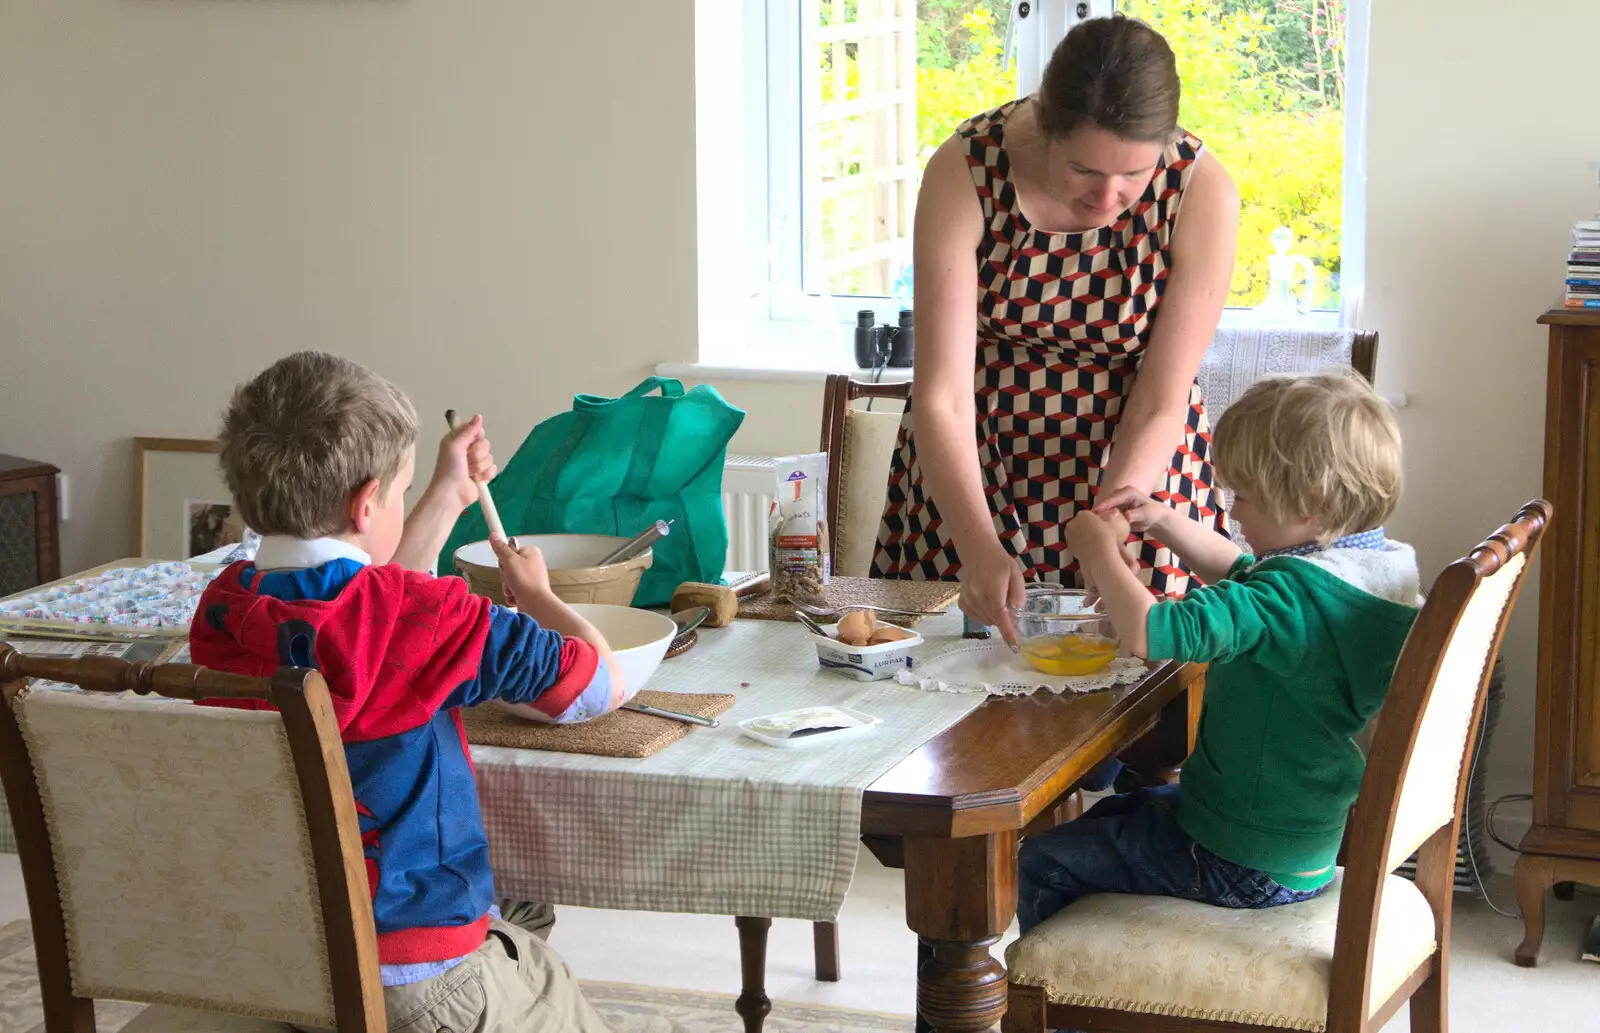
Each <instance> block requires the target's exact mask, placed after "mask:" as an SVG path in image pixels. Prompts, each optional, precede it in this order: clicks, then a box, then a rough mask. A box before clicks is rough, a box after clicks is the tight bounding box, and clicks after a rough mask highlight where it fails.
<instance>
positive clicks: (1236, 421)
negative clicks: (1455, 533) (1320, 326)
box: [1212, 371, 1402, 545]
mask: <svg viewBox="0 0 1600 1033" xmlns="http://www.w3.org/2000/svg"><path fill="white" fill-rule="evenodd" d="M1212 444H1213V462H1214V464H1215V466H1216V469H1217V473H1218V475H1219V476H1220V477H1221V478H1222V481H1223V482H1224V484H1225V485H1226V486H1227V487H1228V488H1231V489H1233V490H1235V491H1239V492H1243V493H1244V494H1245V495H1247V496H1248V497H1249V498H1250V500H1251V502H1252V503H1254V504H1255V505H1256V506H1257V507H1259V508H1260V509H1261V511H1262V512H1263V513H1265V514H1266V515H1267V516H1268V517H1269V518H1271V519H1272V520H1275V521H1278V522H1279V523H1288V522H1290V521H1293V520H1301V519H1311V520H1314V521H1316V524H1317V540H1318V541H1319V542H1320V543H1321V544H1323V545H1327V544H1328V543H1329V542H1331V541H1333V540H1334V539H1335V538H1339V537H1342V536H1344V535H1347V534H1353V533H1355V532H1358V531H1368V530H1371V529H1373V528H1375V527H1378V526H1380V525H1382V523H1383V522H1384V521H1385V520H1387V519H1388V518H1389V515H1390V514H1391V513H1393V512H1394V509H1395V506H1396V504H1398V503H1399V501H1400V487H1401V480H1402V476H1401V468H1400V427H1399V424H1397V423H1396V421H1395V418H1394V412H1393V410H1391V409H1390V408H1389V404H1388V403H1387V402H1385V401H1384V400H1383V399H1382V398H1379V397H1378V395H1377V392H1375V391H1373V390H1372V386H1371V385H1370V384H1368V383H1367V382H1366V381H1365V380H1363V379H1361V378H1360V377H1359V376H1357V375H1356V374H1355V373H1354V372H1353V371H1344V372H1333V373H1319V374H1316V375H1313V376H1298V377H1267V378H1264V379H1262V380H1259V381H1257V382H1256V383H1254V384H1252V385H1251V386H1250V388H1249V389H1248V390H1247V391H1245V393H1244V394H1243V395H1240V396H1239V399H1238V401H1236V402H1234V403H1233V404H1232V405H1230V406H1229V407H1228V409H1227V411H1226V412H1224V413H1223V414H1222V416H1221V418H1220V419H1218V420H1217V428H1216V433H1215V435H1214V437H1213V439H1212Z"/></svg>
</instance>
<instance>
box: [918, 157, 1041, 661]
mask: <svg viewBox="0 0 1600 1033" xmlns="http://www.w3.org/2000/svg"><path fill="white" fill-rule="evenodd" d="M983 234H984V225H983V210H982V208H981V207H980V206H979V204H978V197H977V192H976V191H975V190H974V189H973V183H972V173H971V171H970V169H969V166H968V164H967V158H966V155H965V154H964V153H963V150H962V147H961V141H960V140H959V139H957V138H954V137H952V138H951V139H950V140H947V141H945V143H944V145H943V146H941V147H940V148H939V149H938V150H937V151H936V152H934V155H933V157H932V158H931V159H929V161H928V167H927V168H926V169H925V170H924V173H923V178H922V188H921V190H920V191H919V193H918V195H917V220H916V233H915V237H914V242H915V243H914V255H913V268H914V269H915V278H916V284H915V287H916V321H917V353H916V372H915V376H916V401H915V406H916V441H917V459H918V461H919V463H920V464H921V466H922V473H923V477H924V479H925V484H926V488H927V491H928V493H929V494H930V495H931V496H932V497H933V499H934V502H935V504H936V505H937V506H938V508H939V518H940V520H941V521H942V522H943V527H944V529H945V532H946V533H947V534H948V535H949V536H950V538H951V539H952V540H953V541H954V542H955V545H956V549H957V550H958V552H959V553H960V555H961V562H962V575H961V579H962V600H961V602H962V608H963V609H965V610H966V611H967V613H969V614H970V615H971V616H972V617H973V618H975V619H977V620H979V621H982V622H983V623H985V624H989V625H994V626H996V627H999V628H1000V630H1001V632H1002V633H1003V634H1005V635H1006V637H1007V638H1008V639H1011V638H1014V637H1015V635H1014V632H1012V631H1011V622H1010V620H1009V615H1007V614H1006V613H1005V607H1006V605H1007V604H1008V603H1010V604H1013V605H1020V604H1021V601H1022V600H1021V598H1020V596H1021V592H1022V577H1021V572H1020V569H1019V568H1018V566H1017V564H1016V562H1015V561H1014V560H1012V559H1011V557H1010V554H1009V553H1007V552H1006V551H1005V547H1004V546H1003V545H1001V544H1000V540H999V538H998V537H997V536H996V534H995V528H994V517H993V516H992V515H991V513H990V510H989V502H988V499H987V498H986V497H985V495H984V486H983V477H982V472H981V467H980V465H979V457H978V444H977V437H976V434H975V433H974V427H975V422H976V418H977V413H976V403H975V400H974V388H973V366H974V361H975V360H974V353H975V349H976V347H977V334H978V292H979V287H978V273H977V249H978V245H979V243H980V242H981V241H982V240H983ZM1013 581H1014V582H1015V589H1014V591H1013ZM1013 595H1015V596H1017V598H1015V599H1013V598H1011V597H1012V596H1013Z"/></svg>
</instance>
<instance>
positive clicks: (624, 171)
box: [0, 0, 697, 570]
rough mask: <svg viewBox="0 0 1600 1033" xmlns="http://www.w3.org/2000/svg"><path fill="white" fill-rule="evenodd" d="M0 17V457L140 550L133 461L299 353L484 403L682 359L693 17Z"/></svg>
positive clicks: (689, 291)
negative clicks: (131, 508)
mask: <svg viewBox="0 0 1600 1033" xmlns="http://www.w3.org/2000/svg"><path fill="white" fill-rule="evenodd" d="M620 8H621V9H619V5H615V4H613V5H611V6H609V7H607V8H604V9H603V13H602V9H601V8H599V7H596V6H594V5H591V4H586V3H568V4H542V3H529V2H527V0H471V2H469V3H462V2H458V0H405V2H376V0H373V2H329V0H296V2H292V3H275V2H266V0H262V2H255V0H248V2H247V0H240V2H229V3H217V2H208V0H202V2H184V0H159V2H153V3H129V2H127V0H73V2H71V3H60V4H58V3H49V4H45V3H38V2H36V0H0V353H3V355H4V360H3V362H0V376H3V377H4V378H5V381H6V390H5V401H4V404H3V405H0V451H5V452H15V453H19V454H22V455H26V456H32V457H37V458H42V459H48V460H50V461H51V462H54V463H56V464H57V465H59V466H61V467H62V468H63V469H65V470H66V471H67V472H68V473H69V474H70V475H71V480H72V500H71V501H72V514H71V520H70V521H69V522H68V523H67V524H66V525H65V526H64V528H63V538H64V556H63V561H64V565H65V567H66V568H67V569H69V570H71V569H80V568H82V567H83V566H84V565H86V564H88V563H91V562H94V561H97V560H104V559H107V558H114V557H116V556H119V555H123V554H125V553H126V551H127V548H128V521H129V515H128V503H127V499H128V497H129V487H128V480H127V479H128V467H129V455H130V453H129V449H130V445H129V441H128V439H130V438H132V437H133V436H135V435H168V436H211V435H212V434H213V433H214V431H215V425H216V414H217V412H218V410H219V409H220V407H221V406H222V404H223V403H224V402H225V401H226V399H227V394H228V392H229V390H230V389H231V388H232V386H233V385H234V384H235V383H237V382H238V381H240V380H241V379H243V378H245V377H247V376H248V375H250V374H251V373H253V372H254V371H256V370H257V369H259V368H261V367H262V366H264V365H266V364H267V363H268V362H270V361H271V360H273V359H275V358H277V357H279V356H281V355H283V354H286V353H288V352H289V351H292V350H295V349H298V348H303V347H322V348H329V349H333V350H337V351H340V352H344V353H346V354H348V355H351V356H352V357H354V358H357V359H360V360H362V361H364V362H367V363H370V364H371V365H373V366H375V367H376V368H378V369H379V370H381V371H382V372H384V373H385V374H387V375H388V376H390V377H391V378H393V379H394V380H396V381H397V382H398V383H399V384H400V385H401V386H402V387H404V388H405V390H407V391H408V392H410V393H411V396H412V398H413V399H414V400H415V402H416V404H417V406H418V409H419V410H420V412H421V413H422V414H423V416H424V418H425V426H426V427H427V428H428V430H429V431H430V432H432V431H434V430H436V429H437V430H442V429H443V415H442V414H443V410H444V409H445V408H446V407H447V406H455V407H458V408H463V409H468V410H472V409H481V410H483V411H484V412H485V413H486V414H487V415H488V417H489V420H490V426H491V428H492V430H493V432H494V435H495V437H496V438H497V440H498V441H499V442H500V443H501V445H502V448H503V449H504V450H505V451H506V452H507V454H509V451H510V449H511V448H513V447H514V446H515V445H516V444H517V443H518V442H519V441H520V440H521V439H522V436H523V435H524V434H525V433H526V432H527V430H528V428H529V427H531V426H532V425H533V424H534V423H535V422H536V421H537V420H538V419H540V418H541V417H543V416H546V415H548V414H549V413H550V412H552V411H554V410H555V409H557V408H559V407H562V406H564V405H565V404H566V401H567V400H568V399H569V398H570V396H571V394H572V393H573V392H574V391H575V390H577V389H580V388H581V389H585V390H593V391H611V390H614V389H619V388H624V387H626V386H629V385H631V384H632V383H634V382H636V381H637V380H638V379H640V378H641V377H643V376H645V375H646V374H648V373H649V372H650V370H651V368H652V367H653V366H654V364H655V363H656V362H658V361H660V360H661V359H663V358H667V357H679V358H682V357H688V356H691V355H692V354H693V349H694V340H695V338H694V329H695V319H696V310H697V306H696V303H695V290H696V283H695V271H694V260H695V232H694V231H695V203H694V196H695V176H694V171H695V150H694V132H693V126H694V76H693V62H694V30H693V19H692V17H691V16H690V12H691V10H692V4H691V3H690V2H689V0H675V2H644V0H631V2H626V3H624V4H622V5H620Z"/></svg>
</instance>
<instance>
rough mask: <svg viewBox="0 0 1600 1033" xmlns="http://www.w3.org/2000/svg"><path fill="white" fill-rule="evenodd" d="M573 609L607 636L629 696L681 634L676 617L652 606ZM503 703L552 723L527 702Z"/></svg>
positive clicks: (582, 606)
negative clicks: (649, 607) (646, 607)
mask: <svg viewBox="0 0 1600 1033" xmlns="http://www.w3.org/2000/svg"><path fill="white" fill-rule="evenodd" d="M572 609H573V610H574V612H576V613H577V614H578V616H580V617H582V618H583V619H584V620H586V621H588V622H589V623H590V624H593V625H594V626H595V630H597V631H599V632H600V634H602V635H604V636H605V639H606V642H607V644H609V645H610V646H611V655H612V656H614V657H615V658H616V661H617V666H618V667H619V668H621V670H622V678H623V681H624V682H625V684H626V686H627V698H628V699H632V698H633V697H634V695H635V694H636V693H637V692H638V691H639V690H640V689H642V688H644V684H645V682H647V681H649V680H650V676H651V675H653V674H655V673H656V668H657V667H660V666H661V659H662V657H664V656H666V655H667V647H668V646H670V645H671V644H672V640H673V638H674V637H676V636H677V634H678V626H677V625H676V624H674V623H672V618H670V617H667V616H664V615H662V614H659V613H654V612H652V611H650V610H635V609H633V608H632V607H629V606H608V605H605V604H602V603H573V604H572ZM497 702H499V701H497ZM500 706H501V707H502V708H504V709H505V710H508V711H510V712H511V713H513V714H516V715H517V716H518V717H525V718H527V719H528V720H530V721H542V722H544V723H545V724H550V723H551V721H550V718H549V717H547V716H546V715H544V714H542V713H540V712H539V711H538V710H536V709H534V708H533V707H531V706H529V705H527V704H525V703H505V702H500Z"/></svg>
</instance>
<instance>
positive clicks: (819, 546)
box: [771, 452, 832, 603]
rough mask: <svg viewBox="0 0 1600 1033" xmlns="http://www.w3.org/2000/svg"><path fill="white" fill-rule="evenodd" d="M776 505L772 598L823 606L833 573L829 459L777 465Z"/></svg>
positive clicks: (819, 457)
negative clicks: (829, 546)
mask: <svg viewBox="0 0 1600 1033" xmlns="http://www.w3.org/2000/svg"><path fill="white" fill-rule="evenodd" d="M776 470H777V490H776V491H775V492H774V493H773V496H772V497H773V503H772V536H771V544H772V595H773V598H775V599H778V600H780V601H787V602H793V603H821V602H823V600H824V593H823V589H824V587H825V586H826V585H827V584H828V578H829V575H830V574H831V573H832V569H831V568H832V561H831V560H830V558H829V556H828V519H827V516H826V509H827V501H828V456H827V453H825V452H819V453H816V454H815V455H805V456H789V457H788V458H785V459H780V460H778V462H777V466H776Z"/></svg>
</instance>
